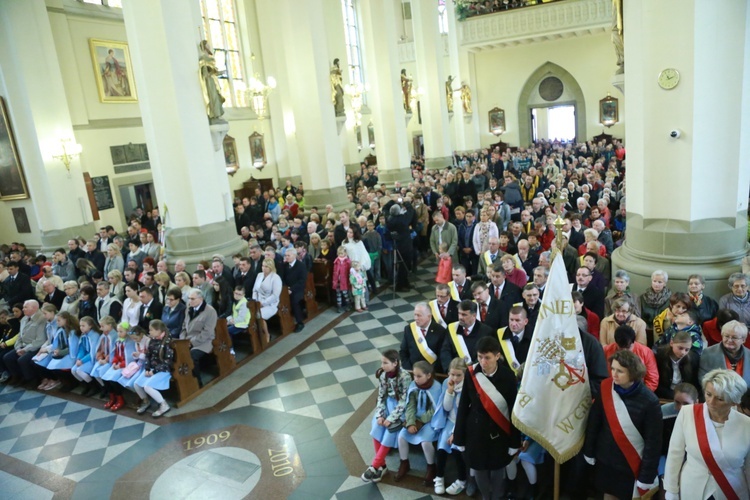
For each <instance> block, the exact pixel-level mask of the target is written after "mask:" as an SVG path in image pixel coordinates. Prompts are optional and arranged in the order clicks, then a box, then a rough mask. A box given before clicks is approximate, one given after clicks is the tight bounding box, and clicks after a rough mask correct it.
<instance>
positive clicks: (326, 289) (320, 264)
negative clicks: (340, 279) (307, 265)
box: [312, 260, 336, 305]
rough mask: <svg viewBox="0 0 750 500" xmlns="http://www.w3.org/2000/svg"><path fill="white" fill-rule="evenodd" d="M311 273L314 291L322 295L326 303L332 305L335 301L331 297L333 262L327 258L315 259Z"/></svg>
mask: <svg viewBox="0 0 750 500" xmlns="http://www.w3.org/2000/svg"><path fill="white" fill-rule="evenodd" d="M312 274H313V280H314V281H313V283H314V285H315V293H316V294H317V295H318V296H322V297H324V298H325V300H326V302H328V305H333V304H334V303H335V302H336V299H335V298H334V297H333V264H332V263H331V262H330V261H329V260H316V261H314V262H313V272H312Z"/></svg>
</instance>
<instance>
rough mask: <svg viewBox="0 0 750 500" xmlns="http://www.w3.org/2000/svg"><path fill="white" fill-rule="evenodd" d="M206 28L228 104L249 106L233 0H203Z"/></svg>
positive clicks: (204, 24)
mask: <svg viewBox="0 0 750 500" xmlns="http://www.w3.org/2000/svg"><path fill="white" fill-rule="evenodd" d="M200 1H201V13H202V16H203V32H204V33H205V35H206V40H208V43H209V44H211V47H212V48H213V49H214V57H216V67H217V68H218V70H219V86H220V87H221V94H222V95H223V96H224V98H225V99H226V102H225V103H224V106H231V107H247V105H248V103H247V96H246V95H245V90H246V89H247V85H246V80H245V72H244V70H243V67H242V57H241V55H240V36H239V28H238V26H237V14H236V11H235V8H234V1H233V0H200Z"/></svg>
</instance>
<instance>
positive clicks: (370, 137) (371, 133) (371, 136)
mask: <svg viewBox="0 0 750 500" xmlns="http://www.w3.org/2000/svg"><path fill="white" fill-rule="evenodd" d="M367 141H368V142H369V143H370V149H375V126H374V125H373V124H372V122H370V124H369V125H368V126H367Z"/></svg>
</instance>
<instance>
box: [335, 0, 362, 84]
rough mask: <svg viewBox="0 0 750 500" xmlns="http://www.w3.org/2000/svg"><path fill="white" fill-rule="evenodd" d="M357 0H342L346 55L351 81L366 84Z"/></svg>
mask: <svg viewBox="0 0 750 500" xmlns="http://www.w3.org/2000/svg"><path fill="white" fill-rule="evenodd" d="M354 2H355V0H341V8H342V9H343V10H344V35H345V38H346V55H347V58H348V59H349V82H351V83H359V84H362V85H364V81H365V74H364V70H363V69H362V50H361V49H360V46H359V26H358V23H357V9H356V7H355V5H354Z"/></svg>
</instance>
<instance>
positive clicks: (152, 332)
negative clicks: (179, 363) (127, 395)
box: [134, 319, 174, 418]
mask: <svg viewBox="0 0 750 500" xmlns="http://www.w3.org/2000/svg"><path fill="white" fill-rule="evenodd" d="M148 334H149V336H150V337H151V340H150V342H149V344H148V352H147V354H146V364H145V366H144V371H143V373H142V374H141V375H140V376H139V377H138V379H137V380H136V381H135V384H134V387H135V392H137V393H138V396H140V397H141V404H140V405H139V406H138V414H142V413H146V410H148V408H149V407H150V406H151V400H150V399H149V396H151V399H153V400H154V401H156V403H157V404H158V405H159V408H158V409H157V410H156V411H155V412H153V413H152V414H151V415H153V417H154V418H159V417H161V416H162V415H164V414H165V413H167V412H168V411H169V410H170V408H169V405H168V404H167V402H166V401H165V400H164V397H163V396H162V395H161V393H160V392H159V391H165V390H167V389H169V381H170V379H171V378H172V363H173V361H174V350H173V349H172V339H171V338H170V337H169V332H168V331H167V326H166V325H165V324H164V323H163V322H162V321H161V320H158V319H155V320H152V321H151V322H150V323H149V325H148Z"/></svg>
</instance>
